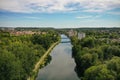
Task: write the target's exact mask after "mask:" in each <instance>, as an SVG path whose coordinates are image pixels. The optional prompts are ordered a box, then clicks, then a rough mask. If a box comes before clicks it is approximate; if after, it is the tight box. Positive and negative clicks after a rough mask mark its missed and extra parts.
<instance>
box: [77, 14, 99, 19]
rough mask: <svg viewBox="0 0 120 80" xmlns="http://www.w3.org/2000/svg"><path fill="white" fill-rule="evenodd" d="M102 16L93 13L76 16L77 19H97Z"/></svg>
mask: <svg viewBox="0 0 120 80" xmlns="http://www.w3.org/2000/svg"><path fill="white" fill-rule="evenodd" d="M99 17H101V16H100V15H96V16H93V15H87V16H85V15H84V16H83V15H82V16H77V17H76V18H77V19H96V18H99Z"/></svg>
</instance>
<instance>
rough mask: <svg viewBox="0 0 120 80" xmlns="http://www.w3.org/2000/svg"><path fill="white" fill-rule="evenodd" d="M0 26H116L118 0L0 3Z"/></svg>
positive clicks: (118, 24) (118, 22) (119, 22)
mask: <svg viewBox="0 0 120 80" xmlns="http://www.w3.org/2000/svg"><path fill="white" fill-rule="evenodd" d="M0 26H1V27H19V26H20V27H30V26H31V27H40V28H41V27H45V28H46V27H53V28H87V27H88V28H89V27H90V28H99V27H105V28H109V27H110V28H111V27H120V1H119V0H104V1H103V0H97V1H96V0H64V1H61V0H30V1H29V0H11V1H9V0H1V1H0Z"/></svg>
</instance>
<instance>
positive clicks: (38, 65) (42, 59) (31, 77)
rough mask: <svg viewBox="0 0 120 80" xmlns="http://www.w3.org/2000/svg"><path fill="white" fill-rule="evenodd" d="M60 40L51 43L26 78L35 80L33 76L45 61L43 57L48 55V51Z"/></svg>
mask: <svg viewBox="0 0 120 80" xmlns="http://www.w3.org/2000/svg"><path fill="white" fill-rule="evenodd" d="M59 42H60V40H59V41H57V42H56V43H53V44H52V45H51V47H50V48H49V49H48V50H47V51H46V52H45V54H44V55H43V56H42V57H41V58H40V59H39V61H38V62H37V63H36V64H35V68H34V69H33V72H32V74H31V76H29V77H28V78H27V80H35V77H36V76H37V73H38V70H39V68H40V66H41V65H43V64H44V63H45V61H44V60H45V58H46V57H47V56H48V55H49V53H50V52H51V50H52V49H53V48H54V47H55V46H56V45H57V44H58V43H59Z"/></svg>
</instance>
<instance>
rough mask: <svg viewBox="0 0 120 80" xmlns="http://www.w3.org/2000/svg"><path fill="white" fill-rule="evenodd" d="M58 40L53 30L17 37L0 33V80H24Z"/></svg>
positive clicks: (3, 32)
mask: <svg viewBox="0 0 120 80" xmlns="http://www.w3.org/2000/svg"><path fill="white" fill-rule="evenodd" d="M59 38H60V37H59V34H58V33H57V32H56V31H54V30H48V31H47V32H46V34H33V35H19V36H15V35H11V34H10V33H9V32H5V31H0V80H26V79H27V78H28V76H30V75H32V70H33V69H34V66H35V64H36V62H37V61H38V60H39V59H40V58H41V56H42V55H44V53H45V52H46V51H47V50H48V48H49V47H50V46H51V45H52V44H53V43H55V42H57V41H58V40H59Z"/></svg>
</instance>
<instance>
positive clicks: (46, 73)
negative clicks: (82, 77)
mask: <svg viewBox="0 0 120 80" xmlns="http://www.w3.org/2000/svg"><path fill="white" fill-rule="evenodd" d="M61 38H62V40H61V41H66V40H69V38H67V36H65V35H61ZM50 55H51V56H52V61H51V62H50V64H48V65H47V66H46V67H44V68H42V69H40V70H39V73H38V76H37V78H36V80H79V78H78V77H77V75H76V73H75V71H74V68H75V66H76V64H75V62H74V59H73V58H72V56H71V55H72V45H71V43H60V44H58V45H57V46H56V47H55V48H54V49H53V50H52V52H51V53H50Z"/></svg>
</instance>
